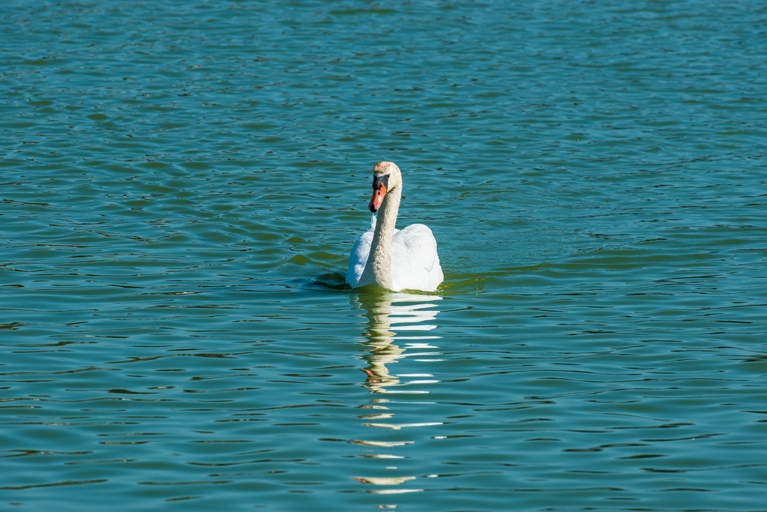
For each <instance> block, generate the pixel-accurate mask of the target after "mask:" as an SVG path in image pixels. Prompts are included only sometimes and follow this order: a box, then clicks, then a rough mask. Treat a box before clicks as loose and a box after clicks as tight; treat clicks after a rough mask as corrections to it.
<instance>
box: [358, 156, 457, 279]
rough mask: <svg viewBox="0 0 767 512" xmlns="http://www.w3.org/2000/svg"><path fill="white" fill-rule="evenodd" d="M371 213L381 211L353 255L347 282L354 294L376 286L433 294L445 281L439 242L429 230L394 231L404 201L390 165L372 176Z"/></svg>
mask: <svg viewBox="0 0 767 512" xmlns="http://www.w3.org/2000/svg"><path fill="white" fill-rule="evenodd" d="M373 175H374V178H373V199H372V200H371V201H370V206H369V208H370V211H372V212H374V213H375V212H376V211H378V210H379V208H380V212H379V214H378V220H377V221H376V218H375V217H373V223H372V225H371V227H370V229H369V230H368V231H366V232H364V233H362V235H360V237H359V238H358V239H357V241H356V242H355V243H354V247H353V248H352V252H351V254H350V255H349V270H348V271H347V272H346V282H347V283H349V284H350V285H351V286H352V288H358V287H360V286H367V285H374V286H380V287H382V288H386V289H389V290H392V291H400V290H421V291H430V292H431V291H435V290H436V289H437V286H439V284H440V283H441V282H442V280H443V279H444V276H443V274H442V267H441V266H440V264H439V255H438V254H437V241H436V240H435V239H434V235H433V234H432V232H431V229H429V228H428V227H427V226H425V225H423V224H412V225H410V226H408V227H406V228H404V229H401V230H399V229H396V228H395V227H394V225H395V223H396V221H397V213H398V211H399V204H400V200H401V198H402V173H401V171H400V170H399V167H397V166H396V165H394V164H393V163H392V162H379V163H378V164H376V166H375V168H374V170H373Z"/></svg>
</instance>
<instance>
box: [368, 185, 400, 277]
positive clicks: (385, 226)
mask: <svg viewBox="0 0 767 512" xmlns="http://www.w3.org/2000/svg"><path fill="white" fill-rule="evenodd" d="M401 199H402V190H401V189H400V188H399V187H397V188H395V189H394V190H391V191H390V192H389V193H388V194H386V197H385V198H384V200H383V204H381V209H380V210H379V212H378V222H377V224H376V229H375V232H374V233H373V243H372V246H371V249H370V255H369V256H368V261H367V264H366V265H365V272H367V271H368V270H370V271H371V272H372V278H373V282H374V283H375V284H377V285H378V286H381V287H383V288H386V289H389V290H391V289H392V276H391V244H392V239H393V238H394V226H395V224H396V223H397V213H398V212H399V203H400V200H401Z"/></svg>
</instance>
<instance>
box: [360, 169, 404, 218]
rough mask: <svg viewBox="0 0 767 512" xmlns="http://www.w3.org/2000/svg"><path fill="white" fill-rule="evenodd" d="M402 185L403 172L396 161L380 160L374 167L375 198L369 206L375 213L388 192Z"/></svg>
mask: <svg viewBox="0 0 767 512" xmlns="http://www.w3.org/2000/svg"><path fill="white" fill-rule="evenodd" d="M400 186H402V173H401V172H400V170H399V167H397V166H396V165H395V164H394V162H378V163H377V164H376V166H375V167H374V168H373V198H372V199H371V200H370V204H369V205H368V208H369V209H370V211H371V212H373V213H375V212H377V211H378V209H379V208H380V207H381V204H382V203H383V200H384V197H386V193H387V192H389V191H391V190H394V189H395V188H398V187H400Z"/></svg>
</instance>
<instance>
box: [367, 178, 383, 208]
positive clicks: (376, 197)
mask: <svg viewBox="0 0 767 512" xmlns="http://www.w3.org/2000/svg"><path fill="white" fill-rule="evenodd" d="M385 195H386V185H384V184H383V183H381V186H380V187H379V188H378V189H377V190H373V198H372V199H371V200H370V204H369V205H368V209H369V210H370V211H371V212H373V213H375V212H377V211H378V209H379V208H380V207H381V203H383V200H384V196H385Z"/></svg>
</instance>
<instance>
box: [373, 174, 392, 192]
mask: <svg viewBox="0 0 767 512" xmlns="http://www.w3.org/2000/svg"><path fill="white" fill-rule="evenodd" d="M381 185H383V186H384V188H385V189H387V190H388V189H389V175H388V174H385V175H383V176H373V190H378V189H379V188H381Z"/></svg>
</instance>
